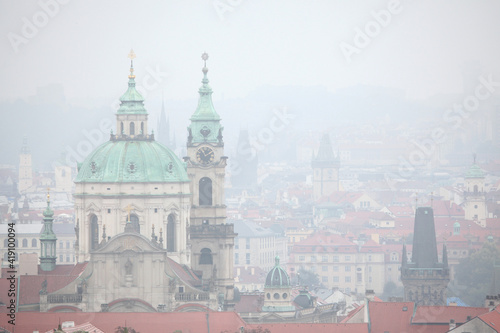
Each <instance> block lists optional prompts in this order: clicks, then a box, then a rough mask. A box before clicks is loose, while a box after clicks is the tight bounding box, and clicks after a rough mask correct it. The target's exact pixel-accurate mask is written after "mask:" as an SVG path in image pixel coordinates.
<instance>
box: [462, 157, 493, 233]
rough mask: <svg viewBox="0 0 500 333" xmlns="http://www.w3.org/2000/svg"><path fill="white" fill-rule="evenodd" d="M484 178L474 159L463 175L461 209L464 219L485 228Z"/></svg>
mask: <svg viewBox="0 0 500 333" xmlns="http://www.w3.org/2000/svg"><path fill="white" fill-rule="evenodd" d="M484 178H485V174H484V171H483V170H481V168H480V167H479V166H478V165H477V164H476V161H475V158H474V164H472V166H471V167H470V168H469V170H468V171H467V173H466V174H465V189H464V203H463V208H464V211H465V219H466V220H472V221H475V222H476V223H478V224H480V225H481V226H486V218H487V217H488V213H487V210H488V209H487V206H486V192H485V190H484Z"/></svg>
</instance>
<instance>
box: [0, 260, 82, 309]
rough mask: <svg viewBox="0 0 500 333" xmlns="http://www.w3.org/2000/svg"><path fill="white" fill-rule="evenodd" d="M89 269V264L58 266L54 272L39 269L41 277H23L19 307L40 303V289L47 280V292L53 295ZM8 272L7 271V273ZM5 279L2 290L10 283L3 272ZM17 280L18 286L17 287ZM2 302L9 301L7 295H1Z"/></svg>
mask: <svg viewBox="0 0 500 333" xmlns="http://www.w3.org/2000/svg"><path fill="white" fill-rule="evenodd" d="M85 267H87V263H79V264H76V265H57V266H56V268H55V269H54V270H53V271H50V272H45V271H42V270H41V269H40V267H39V268H38V274H39V275H21V276H20V286H19V287H18V288H19V290H18V292H19V305H27V304H37V303H40V294H39V292H40V289H41V288H42V283H43V281H44V280H47V292H48V293H52V292H55V291H57V290H59V289H61V288H64V287H65V286H67V285H68V284H70V283H71V282H72V281H74V280H75V279H76V278H77V277H78V276H80V274H81V273H82V272H83V271H84V269H85ZM5 272H6V271H5ZM2 276H3V277H4V278H2V279H0V289H1V290H7V289H8V288H7V289H3V288H4V287H6V286H8V284H9V281H8V280H7V279H6V278H5V277H7V276H8V275H7V274H6V273H5V274H4V272H2ZM17 283H18V282H17V279H16V285H17ZM0 301H1V302H3V303H5V304H6V302H7V301H8V298H7V293H0Z"/></svg>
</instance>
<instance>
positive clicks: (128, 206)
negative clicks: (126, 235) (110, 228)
mask: <svg viewBox="0 0 500 333" xmlns="http://www.w3.org/2000/svg"><path fill="white" fill-rule="evenodd" d="M125 210H126V211H127V213H128V219H127V221H130V211H131V210H132V205H130V204H128V205H127V207H125Z"/></svg>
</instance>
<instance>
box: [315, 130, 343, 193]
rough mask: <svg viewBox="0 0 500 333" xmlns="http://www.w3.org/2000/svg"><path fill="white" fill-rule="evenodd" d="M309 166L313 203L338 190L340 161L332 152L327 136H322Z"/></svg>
mask: <svg viewBox="0 0 500 333" xmlns="http://www.w3.org/2000/svg"><path fill="white" fill-rule="evenodd" d="M311 166H312V169H313V197H314V201H317V200H319V199H320V198H322V197H325V196H329V195H331V194H332V193H333V192H336V191H339V190H340V185H339V168H340V159H339V157H338V156H335V154H334V152H333V148H332V144H331V142H330V136H329V135H328V134H324V135H323V137H322V138H321V143H320V146H319V150H318V153H317V154H316V156H314V157H313V160H312V163H311Z"/></svg>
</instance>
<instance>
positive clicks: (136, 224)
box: [130, 214, 141, 234]
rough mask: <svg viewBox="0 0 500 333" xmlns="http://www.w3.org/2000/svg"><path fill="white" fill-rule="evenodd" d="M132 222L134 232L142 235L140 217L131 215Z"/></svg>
mask: <svg viewBox="0 0 500 333" xmlns="http://www.w3.org/2000/svg"><path fill="white" fill-rule="evenodd" d="M130 222H132V227H133V228H134V232H137V233H138V234H140V233H141V225H140V224H139V217H138V216H137V215H135V214H130Z"/></svg>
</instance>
